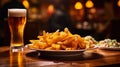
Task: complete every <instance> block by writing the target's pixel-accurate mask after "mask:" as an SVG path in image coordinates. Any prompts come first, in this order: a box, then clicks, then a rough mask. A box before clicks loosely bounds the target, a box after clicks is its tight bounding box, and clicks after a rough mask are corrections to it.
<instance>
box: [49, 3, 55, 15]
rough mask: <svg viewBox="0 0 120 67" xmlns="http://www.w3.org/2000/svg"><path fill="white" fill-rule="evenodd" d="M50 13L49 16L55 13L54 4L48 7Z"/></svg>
mask: <svg viewBox="0 0 120 67" xmlns="http://www.w3.org/2000/svg"><path fill="white" fill-rule="evenodd" d="M48 13H49V14H52V13H54V6H53V5H52V4H50V5H49V6H48Z"/></svg>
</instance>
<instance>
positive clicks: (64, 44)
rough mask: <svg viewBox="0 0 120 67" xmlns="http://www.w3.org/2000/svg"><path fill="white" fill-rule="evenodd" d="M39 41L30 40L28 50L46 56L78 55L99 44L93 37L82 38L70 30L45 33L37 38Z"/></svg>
mask: <svg viewBox="0 0 120 67" xmlns="http://www.w3.org/2000/svg"><path fill="white" fill-rule="evenodd" d="M37 38H38V39H37V40H30V42H31V44H28V45H27V46H28V48H29V49H32V50H37V51H39V52H40V53H42V54H46V55H57V56H61V55H62V56H63V55H76V54H79V53H81V52H84V51H86V50H89V49H94V48H95V44H96V43H97V42H96V40H94V39H93V38H92V37H91V36H86V37H81V36H80V35H78V34H72V33H71V32H70V31H69V29H68V28H65V29H64V31H59V30H57V31H55V32H53V33H49V32H46V31H43V34H42V35H38V36H37Z"/></svg>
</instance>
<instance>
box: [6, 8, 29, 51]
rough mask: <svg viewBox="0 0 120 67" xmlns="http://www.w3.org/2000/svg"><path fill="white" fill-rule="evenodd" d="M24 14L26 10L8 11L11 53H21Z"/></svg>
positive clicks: (24, 22) (24, 21)
mask: <svg viewBox="0 0 120 67" xmlns="http://www.w3.org/2000/svg"><path fill="white" fill-rule="evenodd" d="M26 12H27V10H26V9H8V25H9V28H10V33H11V41H10V48H11V49H12V50H13V51H18V50H22V51H23V46H24V40H23V34H24V27H25V24H26Z"/></svg>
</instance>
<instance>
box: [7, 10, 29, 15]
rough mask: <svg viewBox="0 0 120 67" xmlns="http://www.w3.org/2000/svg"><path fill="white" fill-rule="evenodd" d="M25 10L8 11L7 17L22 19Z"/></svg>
mask: <svg viewBox="0 0 120 67" xmlns="http://www.w3.org/2000/svg"><path fill="white" fill-rule="evenodd" d="M26 12H27V10H26V9H8V16H9V17H23V16H26Z"/></svg>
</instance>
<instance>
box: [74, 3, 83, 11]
mask: <svg viewBox="0 0 120 67" xmlns="http://www.w3.org/2000/svg"><path fill="white" fill-rule="evenodd" d="M82 8H83V6H82V3H81V2H76V3H75V9H77V10H79V9H82Z"/></svg>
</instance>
